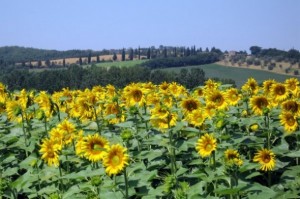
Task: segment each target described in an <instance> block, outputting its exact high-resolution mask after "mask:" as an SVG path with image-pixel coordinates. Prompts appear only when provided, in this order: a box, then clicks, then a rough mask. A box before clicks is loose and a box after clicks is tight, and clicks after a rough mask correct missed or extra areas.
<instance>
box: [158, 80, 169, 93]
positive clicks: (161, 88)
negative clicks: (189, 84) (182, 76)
mask: <svg viewBox="0 0 300 199" xmlns="http://www.w3.org/2000/svg"><path fill="white" fill-rule="evenodd" d="M158 88H159V93H161V94H169V89H168V88H169V83H167V82H163V83H161V84H160V85H158Z"/></svg>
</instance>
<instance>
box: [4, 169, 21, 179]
mask: <svg viewBox="0 0 300 199" xmlns="http://www.w3.org/2000/svg"><path fill="white" fill-rule="evenodd" d="M18 170H19V168H17V167H12V168H8V169H6V170H5V171H4V172H3V173H2V177H7V176H12V175H15V174H18Z"/></svg>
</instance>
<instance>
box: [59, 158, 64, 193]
mask: <svg viewBox="0 0 300 199" xmlns="http://www.w3.org/2000/svg"><path fill="white" fill-rule="evenodd" d="M58 168H59V182H60V188H59V190H60V193H61V196H62V194H63V192H64V190H63V189H64V184H63V181H62V168H61V162H60V163H59V166H58Z"/></svg>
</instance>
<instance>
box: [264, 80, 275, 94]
mask: <svg viewBox="0 0 300 199" xmlns="http://www.w3.org/2000/svg"><path fill="white" fill-rule="evenodd" d="M275 83H276V81H275V80H274V79H269V80H266V81H264V82H263V89H264V94H266V95H269V94H270V92H271V87H272V85H273V84H275Z"/></svg>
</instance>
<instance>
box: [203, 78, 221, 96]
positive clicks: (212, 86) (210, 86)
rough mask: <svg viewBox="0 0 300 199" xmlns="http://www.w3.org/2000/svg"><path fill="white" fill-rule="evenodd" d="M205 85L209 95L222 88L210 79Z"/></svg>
mask: <svg viewBox="0 0 300 199" xmlns="http://www.w3.org/2000/svg"><path fill="white" fill-rule="evenodd" d="M204 84H205V86H204V89H205V93H209V92H210V91H212V90H216V89H218V87H219V86H220V83H219V82H216V81H214V80H212V79H208V80H207V81H206V82H204Z"/></svg>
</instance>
